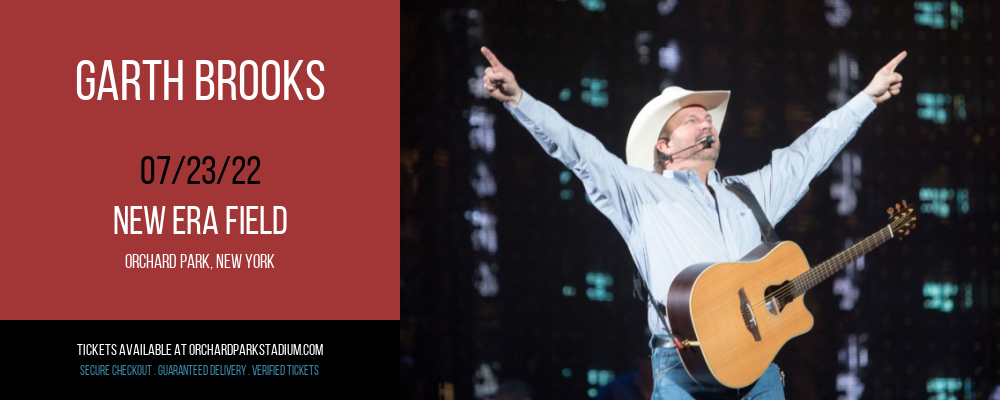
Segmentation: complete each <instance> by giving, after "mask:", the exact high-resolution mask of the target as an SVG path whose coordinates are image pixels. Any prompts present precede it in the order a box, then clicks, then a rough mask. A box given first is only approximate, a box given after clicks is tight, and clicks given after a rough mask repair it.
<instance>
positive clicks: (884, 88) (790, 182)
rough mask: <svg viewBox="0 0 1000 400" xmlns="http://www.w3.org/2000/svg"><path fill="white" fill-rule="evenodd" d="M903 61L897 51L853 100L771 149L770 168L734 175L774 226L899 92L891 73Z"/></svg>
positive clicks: (897, 77) (898, 78)
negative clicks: (870, 117)
mask: <svg viewBox="0 0 1000 400" xmlns="http://www.w3.org/2000/svg"><path fill="white" fill-rule="evenodd" d="M905 57H906V52H905V51H904V52H902V53H899V55H898V56H896V58H894V59H892V61H890V62H889V63H888V64H886V66H885V67H882V69H880V70H879V71H878V73H876V74H875V77H874V78H873V79H872V82H871V83H870V84H869V85H868V87H866V88H865V90H863V91H862V92H861V93H858V95H857V96H855V97H854V98H853V99H851V101H849V102H848V103H847V104H845V105H844V106H843V107H841V108H840V109H839V110H836V111H833V112H831V113H830V114H828V115H827V116H826V117H824V118H823V119H822V120H820V121H819V122H817V123H816V125H814V126H813V127H812V128H809V130H808V131H806V133H804V134H803V135H802V136H799V138H798V139H795V142H793V143H792V145H791V146H788V147H786V148H783V149H778V150H775V151H773V152H772V153H771V163H770V164H768V165H766V166H764V168H761V169H760V170H758V171H754V172H751V173H749V174H746V175H741V176H738V177H734V178H735V179H740V180H742V181H743V182H744V183H746V185H747V186H748V187H749V188H750V190H751V191H752V192H753V193H754V195H755V196H756V197H757V199H758V201H759V202H760V203H761V205H762V207H763V208H764V212H765V213H766V214H767V217H768V220H770V222H771V224H772V225H775V224H777V223H778V221H780V220H781V219H782V218H783V217H784V216H785V214H787V213H788V211H789V210H791V209H792V207H794V206H795V204H796V203H798V202H799V199H801V198H802V196H803V195H805V194H806V191H808V190H809V182H810V181H812V179H813V178H815V177H816V176H817V175H819V174H820V173H821V172H823V171H824V170H826V168H827V167H829V166H830V163H831V162H832V161H833V157H834V156H836V155H837V154H838V153H840V151H841V150H843V148H844V146H845V145H847V142H849V141H850V140H851V139H852V138H853V137H854V134H855V133H856V132H857V131H858V127H860V126H861V122H863V121H864V120H865V118H867V117H868V114H871V112H872V111H874V110H875V106H876V105H877V104H880V103H882V102H885V101H886V100H888V99H889V98H891V97H892V96H895V95H898V94H899V91H900V89H901V88H902V85H903V84H902V81H903V76H902V75H900V74H899V73H897V72H895V69H896V66H897V65H899V62H900V61H903V58H905Z"/></svg>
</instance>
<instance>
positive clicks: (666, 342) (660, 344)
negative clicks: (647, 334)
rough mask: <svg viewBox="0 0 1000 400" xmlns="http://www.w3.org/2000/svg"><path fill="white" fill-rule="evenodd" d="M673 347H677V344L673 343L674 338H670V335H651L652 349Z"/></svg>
mask: <svg viewBox="0 0 1000 400" xmlns="http://www.w3.org/2000/svg"><path fill="white" fill-rule="evenodd" d="M674 347H677V346H675V345H674V340H673V339H671V338H670V337H663V336H653V348H654V349H655V348H661V349H672V348H674Z"/></svg>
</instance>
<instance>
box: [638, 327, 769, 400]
mask: <svg viewBox="0 0 1000 400" xmlns="http://www.w3.org/2000/svg"><path fill="white" fill-rule="evenodd" d="M649 347H650V348H651V349H652V348H653V341H652V339H650V341H649ZM694 398H698V399H746V400H750V399H754V400H758V399H784V398H785V389H784V384H783V383H782V382H781V373H780V372H779V371H778V366H777V365H776V364H773V363H772V364H771V365H769V366H768V367H767V370H765V371H764V375H762V376H761V377H760V379H759V380H757V384H756V385H754V386H753V388H751V389H750V391H749V392H748V391H747V388H743V389H729V388H725V387H717V386H702V385H699V384H697V383H695V382H694V381H693V380H691V377H690V376H688V373H687V371H686V370H684V365H683V364H681V357H680V356H679V355H677V349H663V348H655V349H653V398H652V400H672V399H694Z"/></svg>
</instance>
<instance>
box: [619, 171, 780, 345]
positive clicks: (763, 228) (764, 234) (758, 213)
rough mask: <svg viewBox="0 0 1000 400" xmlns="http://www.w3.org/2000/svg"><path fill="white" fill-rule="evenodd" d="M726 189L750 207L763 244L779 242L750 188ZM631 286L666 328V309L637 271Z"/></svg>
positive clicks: (735, 185) (732, 185)
mask: <svg viewBox="0 0 1000 400" xmlns="http://www.w3.org/2000/svg"><path fill="white" fill-rule="evenodd" d="M726 189H729V191H731V192H733V194H735V195H736V197H739V198H740V200H741V201H743V204H746V205H747V207H750V211H751V212H753V216H754V218H756V219H757V225H760V236H761V238H763V239H764V241H765V242H769V243H775V242H778V241H780V240H781V239H778V234H777V233H775V232H774V227H772V226H771V222H770V221H768V220H767V215H766V214H764V210H763V209H762V208H761V207H760V203H758V202H757V198H756V197H754V195H753V193H752V192H751V191H750V188H748V187H746V185H744V184H742V183H739V182H731V183H730V184H729V185H726ZM632 286H633V288H634V289H633V292H632V295H633V296H634V297H635V298H637V299H639V300H642V301H644V302H647V301H648V302H650V303H653V308H655V309H656V313H657V314H659V315H660V320H661V321H663V326H664V327H666V326H667V319H666V316H665V313H666V307H664V306H663V304H660V303H659V302H657V301H656V300H653V298H652V296H650V295H649V288H648V287H647V286H646V281H645V280H644V279H642V275H640V274H639V271H638V270H636V271H634V272H633V273H632ZM667 332H668V333H670V334H671V336H673V333H671V332H670V330H669V329H668V330H667Z"/></svg>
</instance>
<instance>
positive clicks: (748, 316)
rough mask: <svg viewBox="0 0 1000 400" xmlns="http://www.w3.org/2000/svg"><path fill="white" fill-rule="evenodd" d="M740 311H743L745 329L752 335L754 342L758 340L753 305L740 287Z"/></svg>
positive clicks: (758, 335)
mask: <svg viewBox="0 0 1000 400" xmlns="http://www.w3.org/2000/svg"><path fill="white" fill-rule="evenodd" d="M740 312H742V313H743V323H744V324H746V326H747V330H749V331H750V333H751V334H752V335H753V340H754V341H756V342H759V341H760V330H759V329H758V328H757V316H755V315H754V313H753V306H752V305H751V304H750V300H749V299H747V293H746V292H745V291H743V288H740Z"/></svg>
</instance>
